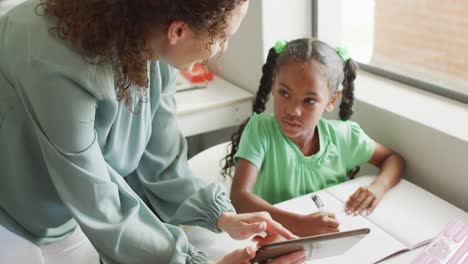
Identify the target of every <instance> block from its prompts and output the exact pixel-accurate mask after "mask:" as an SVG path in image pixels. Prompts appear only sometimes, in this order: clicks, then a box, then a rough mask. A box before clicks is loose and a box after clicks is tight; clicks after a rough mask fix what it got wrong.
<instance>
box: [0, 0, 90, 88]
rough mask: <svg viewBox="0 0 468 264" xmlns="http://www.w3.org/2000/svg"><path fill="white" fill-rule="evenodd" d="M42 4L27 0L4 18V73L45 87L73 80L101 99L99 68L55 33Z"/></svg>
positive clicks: (0, 54) (0, 50) (0, 49)
mask: <svg viewBox="0 0 468 264" xmlns="http://www.w3.org/2000/svg"><path fill="white" fill-rule="evenodd" d="M38 4H39V1H26V2H24V3H23V4H21V5H19V6H17V7H16V8H14V9H12V10H10V12H8V13H7V14H6V15H5V16H4V17H2V18H1V20H0V38H1V39H5V41H2V43H1V44H0V66H1V67H2V70H4V71H5V74H6V75H8V77H9V78H10V79H12V80H13V81H15V82H19V83H23V84H26V85H28V84H31V86H37V85H40V84H43V85H42V86H44V87H45V86H47V84H48V82H54V81H58V80H70V81H71V83H74V84H77V85H80V86H82V87H84V88H85V89H86V90H88V92H90V93H92V94H95V95H96V96H98V94H99V91H94V89H95V86H96V85H95V81H96V79H95V78H96V68H97V65H96V64H95V63H90V61H87V60H85V59H84V58H83V56H81V55H80V54H79V53H78V52H77V51H76V50H75V49H74V48H72V47H71V46H70V45H69V44H68V43H67V41H65V40H63V39H60V38H59V37H58V36H56V35H55V34H53V33H52V32H51V30H50V29H51V28H53V27H54V19H53V18H51V17H47V16H45V15H43V14H42V12H41V7H40V6H38ZM1 62H7V63H5V64H4V63H1ZM19 73H21V74H19ZM44 81H45V82H46V83H42V82H44ZM50 85H53V84H50ZM44 92H47V91H44Z"/></svg>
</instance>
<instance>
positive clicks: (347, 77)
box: [340, 59, 358, 121]
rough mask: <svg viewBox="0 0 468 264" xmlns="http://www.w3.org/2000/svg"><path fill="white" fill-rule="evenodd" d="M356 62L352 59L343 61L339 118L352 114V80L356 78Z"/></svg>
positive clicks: (342, 118) (343, 118)
mask: <svg viewBox="0 0 468 264" xmlns="http://www.w3.org/2000/svg"><path fill="white" fill-rule="evenodd" d="M357 68H358V66H357V64H356V63H355V62H354V61H353V60H352V59H348V60H346V61H345V65H344V68H343V71H344V79H343V83H342V85H343V95H342V99H341V104H340V119H341V120H344V121H346V120H348V119H350V118H351V115H352V114H353V104H354V80H355V79H356V71H357Z"/></svg>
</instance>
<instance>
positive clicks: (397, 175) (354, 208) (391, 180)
mask: <svg viewBox="0 0 468 264" xmlns="http://www.w3.org/2000/svg"><path fill="white" fill-rule="evenodd" d="M369 163H370V164H372V165H374V166H376V167H378V168H380V173H379V176H378V177H377V178H376V179H375V180H374V181H373V182H372V184H371V185H370V186H368V187H361V188H359V189H358V190H357V191H356V192H355V193H354V194H353V195H351V196H350V197H349V199H348V201H347V202H346V208H345V210H346V212H347V213H349V214H355V215H357V214H360V213H361V212H365V213H366V214H370V213H372V212H373V211H374V209H375V207H376V206H377V204H378V203H379V202H380V201H381V200H382V198H383V196H384V194H385V193H386V192H387V191H388V190H390V189H391V188H392V187H393V186H395V185H396V184H397V183H398V182H399V181H400V179H401V175H402V173H403V169H404V166H405V161H404V160H403V158H402V157H401V156H400V155H399V154H398V153H396V152H394V151H393V150H391V149H390V148H388V147H386V146H384V145H382V144H380V143H378V142H375V152H374V154H373V155H372V157H371V159H370V160H369Z"/></svg>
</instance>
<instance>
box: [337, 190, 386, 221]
mask: <svg viewBox="0 0 468 264" xmlns="http://www.w3.org/2000/svg"><path fill="white" fill-rule="evenodd" d="M384 194H385V189H384V188H383V187H381V186H379V185H370V186H368V187H359V189H358V190H357V191H356V192H355V193H354V194H353V195H351V196H350V197H349V198H348V200H347V201H346V206H345V211H346V213H347V214H354V215H359V214H361V213H364V214H365V215H370V214H371V213H372V212H373V211H374V209H375V207H376V206H377V204H379V202H380V201H381V200H382V198H383V196H384Z"/></svg>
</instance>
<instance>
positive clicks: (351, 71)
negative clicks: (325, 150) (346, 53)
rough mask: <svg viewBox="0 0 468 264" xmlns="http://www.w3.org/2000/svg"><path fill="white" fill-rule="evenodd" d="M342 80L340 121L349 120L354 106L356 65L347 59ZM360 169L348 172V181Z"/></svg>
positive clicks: (356, 168)
mask: <svg viewBox="0 0 468 264" xmlns="http://www.w3.org/2000/svg"><path fill="white" fill-rule="evenodd" d="M343 71H344V79H343V83H342V85H343V98H342V99H341V104H340V119H341V120H344V121H346V120H349V119H350V118H351V115H352V114H353V104H354V80H355V79H356V71H357V64H356V63H355V62H354V61H353V60H352V59H348V60H346V62H345V65H344V68H343ZM360 169H361V168H360V167H359V166H357V167H355V168H353V169H351V170H350V171H349V172H348V178H349V179H350V180H352V179H354V178H355V177H356V174H358V173H359V171H360Z"/></svg>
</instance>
